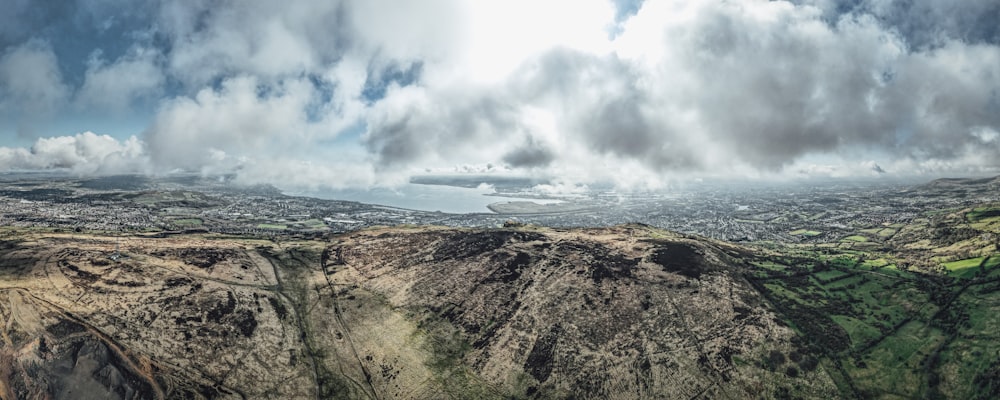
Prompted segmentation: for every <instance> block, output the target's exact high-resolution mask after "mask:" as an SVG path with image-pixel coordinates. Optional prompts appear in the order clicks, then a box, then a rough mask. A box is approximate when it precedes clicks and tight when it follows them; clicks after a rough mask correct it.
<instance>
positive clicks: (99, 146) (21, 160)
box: [0, 132, 150, 175]
mask: <svg viewBox="0 0 1000 400" xmlns="http://www.w3.org/2000/svg"><path fill="white" fill-rule="evenodd" d="M54 168H58V169H65V170H69V171H71V172H73V173H77V174H84V175H92V174H121V173H148V172H150V170H149V168H148V160H147V158H146V154H145V150H144V146H143V144H142V142H141V141H140V140H139V139H137V138H136V137H135V136H132V137H130V138H128V139H127V140H125V141H119V140H117V139H115V138H112V137H111V136H108V135H98V134H95V133H93V132H84V133H80V134H77V135H74V136H57V137H50V138H40V139H38V140H36V141H35V144H34V145H32V146H31V148H30V149H24V148H10V147H0V170H5V171H9V170H36V169H54Z"/></svg>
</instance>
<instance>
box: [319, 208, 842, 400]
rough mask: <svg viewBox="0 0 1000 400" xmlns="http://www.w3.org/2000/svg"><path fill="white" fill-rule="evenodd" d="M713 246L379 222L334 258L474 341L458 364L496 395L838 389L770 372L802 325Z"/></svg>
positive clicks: (668, 239)
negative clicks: (791, 322)
mask: <svg viewBox="0 0 1000 400" xmlns="http://www.w3.org/2000/svg"><path fill="white" fill-rule="evenodd" d="M718 246H726V245H724V244H712V243H709V242H705V241H696V240H692V239H687V238H683V237H680V236H663V233H662V232H659V231H651V230H647V229H646V228H645V227H641V226H628V227H618V228H609V229H592V230H549V229H542V230H536V229H530V228H526V229H520V230H486V231H481V230H480V231H464V230H435V229H420V230H407V229H384V230H372V231H365V232H359V233H355V234H351V235H347V236H344V237H342V238H340V239H339V240H338V242H337V243H336V244H335V245H334V246H333V247H332V248H331V249H329V255H330V259H329V261H328V262H327V265H328V267H327V268H328V272H330V278H331V280H332V281H333V282H336V283H339V284H342V285H348V286H350V285H356V286H358V287H359V288H361V289H363V290H365V291H369V292H373V293H377V294H379V295H382V296H384V297H385V301H386V302H387V303H388V305H389V306H390V308H392V309H394V310H400V311H404V312H405V313H407V314H408V315H410V316H412V317H415V318H420V319H421V321H422V322H423V325H424V326H425V327H428V328H425V329H427V330H429V331H430V332H437V334H438V335H439V336H441V333H440V332H451V333H452V334H453V335H454V336H455V337H456V339H455V340H456V341H457V342H460V343H462V344H466V345H467V346H468V347H463V348H461V352H460V353H459V354H458V355H457V356H456V358H457V359H458V360H457V361H460V362H456V363H455V365H460V366H467V367H468V370H469V371H471V372H472V373H473V375H475V376H476V377H477V378H479V379H481V380H482V382H483V383H484V384H485V385H486V386H488V387H489V388H491V389H492V390H493V391H494V392H496V393H497V394H501V393H502V394H507V395H515V396H527V397H531V396H536V395H537V396H541V397H550V396H551V397H567V396H569V397H577V398H692V397H699V396H704V397H710V398H751V397H753V398H756V397H759V396H778V395H780V394H782V393H785V391H786V390H788V389H792V390H793V392H796V393H797V394H798V395H805V396H809V397H815V396H819V395H821V394H824V393H834V392H835V391H836V389H835V388H834V386H833V384H832V382H831V381H830V380H829V378H828V377H827V376H826V375H825V373H824V372H823V371H822V370H821V369H818V370H812V371H809V372H807V371H799V369H797V368H796V369H795V371H794V372H789V370H788V369H786V368H781V369H780V370H778V371H776V372H772V371H770V370H769V368H768V366H767V365H766V364H768V363H769V362H771V361H768V360H769V359H771V358H781V359H782V360H783V359H784V357H785V355H787V354H790V353H795V352H796V348H795V345H794V344H793V342H794V339H793V337H794V334H793V332H792V331H791V330H790V329H788V328H786V327H784V326H782V325H781V324H780V323H779V322H777V318H776V317H775V315H774V314H773V312H772V311H771V310H770V309H769V308H768V306H767V305H766V304H764V302H763V301H762V300H761V297H760V295H759V294H758V293H757V292H755V291H754V289H753V288H752V287H751V286H750V285H749V284H748V283H747V282H746V281H745V280H744V279H743V278H742V276H741V275H740V274H739V273H737V271H736V270H735V269H734V267H732V266H730V264H731V263H733V261H732V260H731V258H730V256H728V255H727V254H726V253H725V252H724V251H722V250H720V247H718ZM732 249H735V248H732ZM344 309H345V310H350V311H349V312H350V313H357V315H356V318H363V314H364V310H363V309H357V308H352V307H344ZM441 326H444V328H442V327H441ZM355 336H357V335H355ZM446 347H447V346H446ZM374 357H376V358H377V357H378V356H377V354H376V355H375V356H374ZM793 357H795V356H794V355H793ZM810 364H811V365H810V366H809V367H807V369H811V368H812V367H813V366H814V365H812V363H810ZM772 368H773V367H772ZM793 368H795V367H793ZM799 372H801V374H800V373H799ZM792 376H795V377H794V378H793V377H792Z"/></svg>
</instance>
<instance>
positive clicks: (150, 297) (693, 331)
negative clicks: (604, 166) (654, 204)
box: [0, 226, 837, 399]
mask: <svg viewBox="0 0 1000 400" xmlns="http://www.w3.org/2000/svg"><path fill="white" fill-rule="evenodd" d="M0 234H2V235H0V236H4V237H5V238H6V240H0V322H3V323H4V328H3V330H2V333H3V335H0V336H2V337H0V338H2V341H0V361H2V363H0V364H2V365H0V398H3V399H7V398H35V397H51V398H87V397H90V398H161V397H162V398H202V397H205V398H216V397H222V398H377V399H392V398H510V397H515V398H566V397H574V398H693V397H708V398H759V397H784V396H788V395H792V396H801V397H818V396H823V395H827V394H829V393H836V390H837V389H836V388H835V386H834V384H833V383H832V381H831V379H830V378H829V376H828V374H827V373H826V372H825V371H824V369H823V366H822V365H817V362H816V359H815V358H812V357H811V356H809V355H808V354H806V352H805V351H804V350H803V349H801V348H799V342H798V339H797V337H796V336H795V334H794V333H793V332H792V331H791V330H790V329H789V328H787V327H785V326H783V325H782V324H781V323H780V322H778V318H777V317H776V316H775V314H774V312H773V311H772V310H771V308H770V306H769V305H768V304H767V302H766V301H764V300H763V298H762V297H761V296H760V294H759V293H758V292H756V291H755V290H754V289H753V287H752V286H751V285H750V284H749V283H748V282H747V281H746V280H745V278H743V276H744V275H743V274H742V272H741V270H740V267H738V265H741V263H742V261H741V260H740V259H739V257H740V256H741V254H740V253H741V252H743V251H745V250H744V249H742V248H739V247H735V246H732V245H728V244H725V243H720V242H714V241H708V240H704V239H694V238H688V237H683V236H679V235H673V234H669V233H665V232H662V231H658V230H653V229H649V228H647V227H644V226H623V227H615V228H607V229H576V230H555V229H540V228H532V227H521V228H511V229H492V230H461V229H444V228H381V229H371V230H365V231H360V232H354V233H349V234H344V235H341V236H337V237H333V238H330V239H326V240H300V241H277V240H276V241H264V240H249V239H242V238H226V237H213V236H206V235H179V236H173V237H167V238H152V237H129V238H124V239H118V238H113V237H102V236H95V235H79V234H68V233H57V232H44V231H18V230H5V231H2V232H0ZM119 242H121V249H122V252H123V253H124V257H123V258H121V259H118V260H113V259H111V258H109V255H114V249H115V248H116V246H117V244H118V243H119Z"/></svg>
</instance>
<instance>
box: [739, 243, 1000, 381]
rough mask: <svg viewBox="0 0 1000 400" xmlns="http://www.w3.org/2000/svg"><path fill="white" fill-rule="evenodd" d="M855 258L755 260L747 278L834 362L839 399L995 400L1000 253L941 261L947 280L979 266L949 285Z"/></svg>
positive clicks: (887, 260) (999, 367)
mask: <svg viewBox="0 0 1000 400" xmlns="http://www.w3.org/2000/svg"><path fill="white" fill-rule="evenodd" d="M824 251H830V250H824ZM860 254H862V253H857V252H854V253H847V254H826V255H819V254H816V255H815V256H814V259H812V260H807V259H803V260H799V261H798V262H789V261H788V260H779V259H766V258H765V259H758V260H755V261H754V262H752V263H751V265H752V267H753V270H751V271H749V272H750V273H748V274H747V276H748V279H751V281H752V282H755V286H757V287H758V288H759V289H761V291H762V292H763V293H764V294H765V296H766V297H767V298H768V299H769V300H770V301H771V302H772V303H774V304H775V305H776V306H777V308H778V309H779V310H781V311H782V314H783V315H784V316H785V318H787V319H788V323H789V326H792V327H794V328H795V329H796V330H797V331H798V332H799V333H800V334H801V335H802V336H803V337H804V338H805V339H806V340H808V341H809V343H810V346H813V348H815V349H819V350H820V351H823V352H825V354H826V355H827V356H826V357H827V361H825V362H827V363H829V365H833V366H837V368H838V371H839V374H842V375H841V376H839V377H835V378H834V379H835V380H836V381H838V382H840V386H841V395H842V396H845V397H869V398H927V397H931V398H933V397H936V396H945V397H951V398H977V397H978V398H994V397H993V396H995V394H996V392H995V390H1000V386H997V385H996V383H990V382H994V381H991V379H993V378H991V377H995V376H996V375H995V374H996V373H998V372H1000V362H995V360H996V357H995V356H996V355H997V354H1000V353H998V352H1000V268H994V267H996V266H997V265H1000V257H996V260H994V257H990V258H989V259H987V258H986V257H976V258H970V259H964V260H958V261H952V262H948V263H945V264H944V265H945V267H946V268H947V269H948V271H949V275H952V274H959V275H954V276H965V277H975V276H977V275H976V274H977V273H978V272H979V270H980V269H979V266H980V264H984V263H983V261H984V260H986V262H985V264H984V267H986V268H987V271H986V273H985V275H978V276H980V277H981V278H977V279H976V280H969V279H959V280H953V279H947V278H943V277H940V275H939V276H938V277H936V276H934V275H924V274H917V273H912V272H907V271H902V270H899V269H896V268H895V261H893V259H892V258H891V257H885V256H878V255H877V254H875V255H869V256H870V257H871V259H866V260H862V261H861V262H858V260H859V258H858V255H860ZM966 274H971V275H966ZM939 277H940V278H939ZM834 374H835V375H836V374H837V373H834ZM990 385H994V386H990Z"/></svg>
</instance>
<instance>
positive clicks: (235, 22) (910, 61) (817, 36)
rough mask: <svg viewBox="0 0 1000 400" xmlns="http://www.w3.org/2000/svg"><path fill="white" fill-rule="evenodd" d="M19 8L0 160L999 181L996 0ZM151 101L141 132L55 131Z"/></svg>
mask: <svg viewBox="0 0 1000 400" xmlns="http://www.w3.org/2000/svg"><path fill="white" fill-rule="evenodd" d="M6 1H7V2H9V3H10V4H7V6H8V7H6V8H7V9H9V10H11V11H12V12H11V13H7V14H5V16H0V118H2V119H4V120H6V121H8V122H6V124H5V125H0V129H2V130H3V132H5V133H4V135H8V136H10V137H11V138H12V139H10V140H8V141H7V143H8V145H7V146H6V147H0V170H9V169H32V168H36V169H37V168H66V169H69V170H72V171H74V172H76V173H88V174H100V173H118V172H139V173H164V172H167V171H175V170H186V171H195V172H203V173H217V172H234V171H235V172H236V173H238V174H239V175H240V177H241V178H242V179H245V180H246V181H253V182H272V183H284V184H296V185H310V184H311V185H316V184H317V182H321V184H322V185H330V186H367V185H372V184H391V183H398V182H401V181H405V179H406V177H407V176H409V175H412V174H416V173H421V172H422V171H427V170H432V171H442V170H448V169H457V168H458V167H456V166H470V165H471V166H479V167H474V168H473V169H476V168H478V169H480V170H483V169H484V168H485V169H487V170H502V171H504V173H508V174H523V175H529V174H530V175H535V176H546V177H551V178H553V179H555V180H557V181H563V182H593V181H612V182H616V183H618V184H619V185H620V186H627V187H635V186H640V187H649V186H651V187H656V186H658V185H662V184H664V183H665V182H668V181H669V180H671V179H677V178H682V177H690V176H697V177H733V176H739V177H771V178H779V177H798V176H858V175H872V174H886V173H887V174H894V175H921V174H926V175H941V174H987V173H992V174H996V173H1000V158H997V157H996V155H997V154H1000V28H998V27H997V25H996V24H995V21H996V18H989V16H990V15H992V16H997V17H1000V4H997V3H996V2H993V1H988V0H976V1H967V2H960V3H954V2H946V1H943V0H940V1H938V0H934V1H927V2H921V3H920V4H917V5H914V4H912V2H905V1H891V0H861V1H858V0H811V1H807V0H798V1H791V2H787V1H763V0H759V1H743V2H725V1H709V0H701V1H648V2H636V1H619V2H610V1H607V0H588V1H551V2H542V3H541V4H540V3H539V2H530V1H504V2H489V1H487V2H464V1H457V0H434V1H428V2H420V4H419V5H417V4H414V3H412V2H391V1H388V0H380V1H351V0H344V1H335V2H329V1H324V2H318V1H317V2H314V1H292V2H289V4H278V3H274V2H268V1H242V2H232V3H222V4H217V3H215V2H205V1H194V0H192V1H185V2H165V1H164V2H161V1H156V0H150V1H147V2H146V4H144V7H136V6H132V5H131V4H132V3H130V2H124V1H123V0H76V1H75V2H69V3H68V4H66V5H63V6H60V7H54V6H49V7H48V8H46V7H37V6H34V5H33V4H32V3H30V2H25V1H20V0H6ZM32 26H40V27H42V28H41V29H30V28H29V27H32ZM142 112H147V113H149V115H151V117H150V118H149V120H148V121H146V123H145V125H144V126H143V127H140V128H138V129H137V130H136V131H135V132H133V133H134V135H125V136H122V137H111V136H107V135H99V134H93V133H90V132H89V131H90V130H94V131H97V132H99V133H100V127H91V126H80V127H79V128H78V130H76V131H73V132H52V131H51V130H50V128H49V129H46V121H48V120H51V119H60V118H66V119H67V121H68V122H69V123H72V122H73V120H72V118H73V117H72V116H74V115H81V114H86V115H88V116H97V117H99V118H105V119H109V120H113V119H115V118H119V117H120V116H122V115H128V114H130V113H140V114H141V113H142ZM81 121H83V120H82V119H81ZM88 121H89V120H88ZM81 125H84V123H83V122H81ZM75 132H86V133H81V134H76V133H75ZM19 143H20V144H22V145H20V146H18V145H17V144H19ZM24 143H27V144H24ZM29 146H30V148H29ZM487 165H489V166H502V168H492V169H491V168H486V167H484V166H487Z"/></svg>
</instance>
